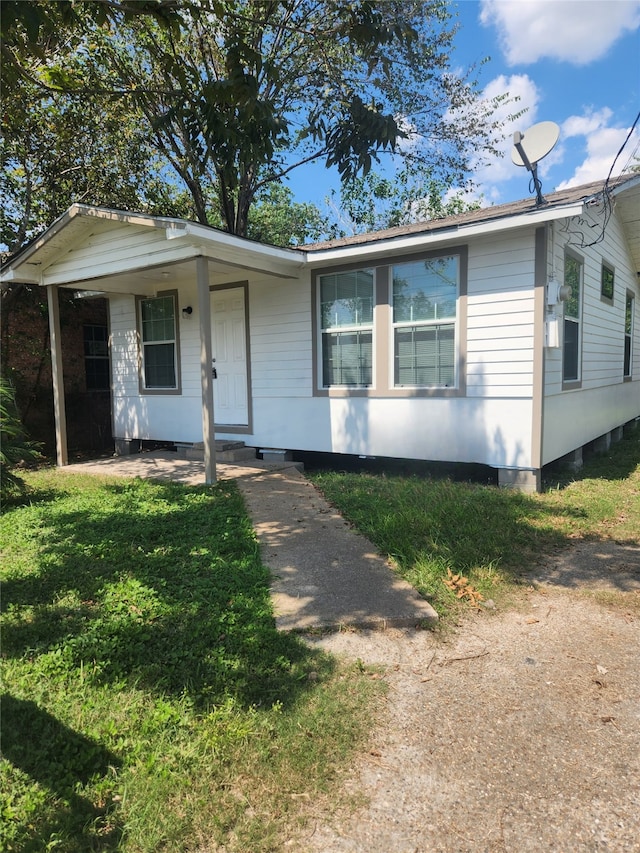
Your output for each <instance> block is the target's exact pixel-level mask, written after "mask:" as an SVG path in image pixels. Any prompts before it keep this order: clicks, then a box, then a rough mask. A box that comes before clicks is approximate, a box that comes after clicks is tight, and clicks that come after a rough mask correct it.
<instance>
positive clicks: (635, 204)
mask: <svg viewBox="0 0 640 853" xmlns="http://www.w3.org/2000/svg"><path fill="white" fill-rule="evenodd" d="M615 204H616V210H617V211H618V214H619V216H620V218H621V219H622V222H623V224H624V230H625V234H626V235H627V240H628V242H629V249H630V250H631V256H632V258H633V262H634V264H635V267H636V272H637V273H638V275H640V181H638V182H637V183H635V184H634V185H631V186H627V187H625V190H624V192H621V193H620V195H618V196H616V200H615Z"/></svg>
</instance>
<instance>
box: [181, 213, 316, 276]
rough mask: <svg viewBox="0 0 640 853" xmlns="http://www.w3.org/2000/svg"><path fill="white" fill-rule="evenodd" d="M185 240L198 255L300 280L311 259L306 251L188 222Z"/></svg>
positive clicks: (235, 265) (242, 267) (255, 270)
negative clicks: (308, 259)
mask: <svg viewBox="0 0 640 853" xmlns="http://www.w3.org/2000/svg"><path fill="white" fill-rule="evenodd" d="M177 237H180V238H182V240H184V241H185V242H189V243H190V244H191V245H193V246H194V247H196V248H197V252H198V254H201V255H204V256H205V257H206V258H209V259H210V260H212V261H220V262H221V263H223V264H226V265H228V266H232V267H236V268H237V269H244V270H248V271H251V272H259V273H263V274H265V275H275V276H282V277H285V278H297V276H298V273H299V272H300V271H301V270H302V269H303V268H304V266H305V264H306V260H307V255H306V252H304V251H300V250H298V249H281V248H279V247H277V246H269V245H265V244H263V243H256V242H253V241H251V240H247V239H245V238H244V237H237V236H236V235H235V234H228V233H226V232H225V231H213V233H212V229H209V228H207V227H206V226H204V225H198V224H195V223H188V224H187V227H186V229H185V231H184V232H183V233H182V234H179V235H178V234H175V235H172V239H176V238H177Z"/></svg>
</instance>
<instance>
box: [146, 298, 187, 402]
mask: <svg viewBox="0 0 640 853" xmlns="http://www.w3.org/2000/svg"><path fill="white" fill-rule="evenodd" d="M139 305H140V334H141V339H142V384H143V388H144V389H145V390H151V391H156V390H158V391H160V390H175V389H176V388H177V387H178V384H177V376H178V363H177V362H178V359H177V340H176V297H175V295H174V294H167V295H163V296H155V297H152V298H150V299H141V300H140V302H139Z"/></svg>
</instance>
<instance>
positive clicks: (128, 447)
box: [113, 438, 140, 456]
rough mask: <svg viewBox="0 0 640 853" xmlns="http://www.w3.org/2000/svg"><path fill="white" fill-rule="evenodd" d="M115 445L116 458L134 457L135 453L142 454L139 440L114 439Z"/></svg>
mask: <svg viewBox="0 0 640 853" xmlns="http://www.w3.org/2000/svg"><path fill="white" fill-rule="evenodd" d="M113 443H114V444H115V455H116V456H132V455H133V454H134V453H140V439H139V438H114V440H113Z"/></svg>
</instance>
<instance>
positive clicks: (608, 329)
mask: <svg viewBox="0 0 640 853" xmlns="http://www.w3.org/2000/svg"><path fill="white" fill-rule="evenodd" d="M593 219H594V221H595V227H591V228H586V227H584V226H583V225H581V223H580V222H578V221H565V222H564V223H560V222H559V223H555V225H554V234H553V237H552V239H551V241H550V242H551V244H552V254H551V256H550V274H551V273H552V272H555V275H556V277H557V278H558V280H559V281H562V276H563V270H564V257H565V251H566V249H567V248H569V249H570V251H571V252H572V253H573V254H574V255H575V256H576V257H578V258H580V259H581V260H582V262H583V293H582V295H583V299H582V314H581V333H582V360H581V382H580V384H579V387H578V386H575V387H567V386H565V388H564V390H563V383H562V358H563V351H562V312H563V308H562V307H559V308H558V309H557V310H556V313H557V314H558V316H559V322H560V344H561V345H560V347H558V348H553V349H550V348H547V349H546V351H545V385H544V395H545V399H544V428H543V463H544V464H546V463H548V462H552V461H553V460H555V459H558V458H559V457H561V456H564V455H565V454H566V453H569V452H571V451H572V450H575V449H577V448H579V447H581V446H582V445H583V444H587V443H588V442H590V441H592V440H593V439H595V438H598V437H599V436H601V435H603V434H604V433H606V432H609V431H610V430H611V429H614V428H615V427H618V426H620V425H621V424H624V423H626V422H627V421H630V420H632V419H633V418H635V417H637V416H638V415H640V289H639V287H638V280H637V275H636V270H635V268H634V266H633V265H632V261H631V258H630V254H629V251H628V247H627V244H626V240H625V236H624V233H623V231H622V228H621V227H620V224H619V222H618V220H617V219H616V216H615V213H614V214H613V216H612V217H611V219H610V220H609V222H608V223H607V227H606V229H605V231H604V239H602V240H601V241H600V242H598V243H596V245H594V246H585V247H583V246H582V245H581V243H588V242H591V241H593V239H594V236H598V232H599V231H601V229H602V220H601V219H600V218H597V217H596V216H595V215H594V217H593ZM603 261H604V262H605V263H606V264H608V265H610V266H612V267H613V268H614V270H615V278H614V288H615V290H614V298H613V304H612V305H611V304H609V303H608V302H606V301H604V300H602V298H601V269H602V262H603ZM627 291H631V292H633V293H634V294H635V318H634V339H633V344H632V378H631V381H629V380H625V379H624V378H623V363H624V321H625V298H626V293H627Z"/></svg>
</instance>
